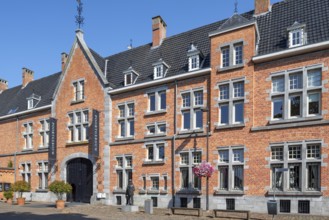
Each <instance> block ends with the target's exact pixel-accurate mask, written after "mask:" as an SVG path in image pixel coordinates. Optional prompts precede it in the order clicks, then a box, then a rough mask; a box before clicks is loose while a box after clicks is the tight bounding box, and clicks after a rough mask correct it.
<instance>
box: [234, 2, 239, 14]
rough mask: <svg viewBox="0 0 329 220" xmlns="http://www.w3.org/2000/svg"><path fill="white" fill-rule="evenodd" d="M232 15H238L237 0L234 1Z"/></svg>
mask: <svg viewBox="0 0 329 220" xmlns="http://www.w3.org/2000/svg"><path fill="white" fill-rule="evenodd" d="M234 13H235V14H237V13H238V0H235V2H234Z"/></svg>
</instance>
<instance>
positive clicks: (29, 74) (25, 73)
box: [22, 67, 34, 88]
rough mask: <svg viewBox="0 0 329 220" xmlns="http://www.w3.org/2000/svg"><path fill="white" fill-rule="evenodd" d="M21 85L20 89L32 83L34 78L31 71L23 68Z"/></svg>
mask: <svg viewBox="0 0 329 220" xmlns="http://www.w3.org/2000/svg"><path fill="white" fill-rule="evenodd" d="M22 70H23V74H22V75H23V84H22V87H23V88H24V87H25V86H26V85H27V84H28V83H29V82H32V81H33V78H34V72H33V71H32V70H29V69H27V68H25V67H24V68H23V69H22Z"/></svg>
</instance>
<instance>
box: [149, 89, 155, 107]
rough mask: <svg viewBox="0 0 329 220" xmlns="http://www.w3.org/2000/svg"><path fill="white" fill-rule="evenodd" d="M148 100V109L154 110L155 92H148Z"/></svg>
mask: <svg viewBox="0 0 329 220" xmlns="http://www.w3.org/2000/svg"><path fill="white" fill-rule="evenodd" d="M149 100H150V103H149V105H150V111H155V94H154V93H152V94H149Z"/></svg>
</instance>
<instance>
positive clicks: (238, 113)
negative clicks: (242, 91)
mask: <svg viewBox="0 0 329 220" xmlns="http://www.w3.org/2000/svg"><path fill="white" fill-rule="evenodd" d="M234 119H235V120H234V122H235V123H237V122H238V123H243V122H244V121H243V103H242V102H239V103H234Z"/></svg>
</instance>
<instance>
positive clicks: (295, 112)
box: [290, 96, 301, 116]
mask: <svg viewBox="0 0 329 220" xmlns="http://www.w3.org/2000/svg"><path fill="white" fill-rule="evenodd" d="M300 101H301V100H300V96H291V97H290V116H300V115H301V114H300V107H301V103H300Z"/></svg>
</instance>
